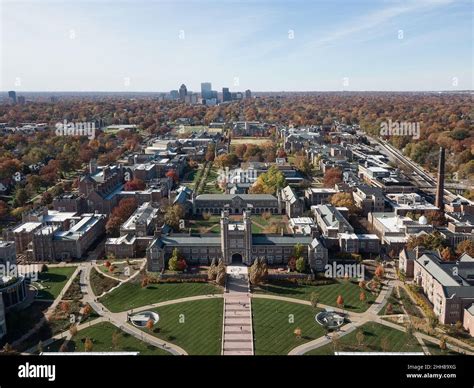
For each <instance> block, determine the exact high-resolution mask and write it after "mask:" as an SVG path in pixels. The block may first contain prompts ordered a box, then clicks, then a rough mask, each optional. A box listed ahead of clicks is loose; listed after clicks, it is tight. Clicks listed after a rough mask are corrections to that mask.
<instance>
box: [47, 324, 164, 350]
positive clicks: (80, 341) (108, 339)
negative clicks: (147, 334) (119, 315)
mask: <svg viewBox="0 0 474 388" xmlns="http://www.w3.org/2000/svg"><path fill="white" fill-rule="evenodd" d="M115 332H119V333H120V336H119V338H118V340H117V347H116V348H115V349H114V346H113V344H112V336H113V333H115ZM86 338H90V339H91V340H92V343H93V347H92V351H93V352H140V354H141V355H154V356H160V355H168V356H170V355H171V353H169V352H167V351H165V350H163V349H160V348H157V347H155V346H153V345H150V344H147V343H146V342H143V341H140V340H138V339H137V338H135V337H134V336H132V335H130V334H128V333H125V332H123V331H121V330H120V329H118V328H117V327H115V326H114V325H112V324H111V323H108V322H101V323H98V324H96V325H94V326H91V327H88V328H86V329H83V330H81V331H79V332H78V333H77V335H76V336H74V338H73V339H72V340H71V341H69V343H68V345H67V352H84V351H85V349H84V341H85V339H86ZM62 343H63V340H58V341H55V342H53V343H52V344H51V345H49V346H44V348H43V351H44V352H59V351H60V348H61V345H62Z"/></svg>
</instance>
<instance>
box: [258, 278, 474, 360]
mask: <svg viewBox="0 0 474 388" xmlns="http://www.w3.org/2000/svg"><path fill="white" fill-rule="evenodd" d="M384 283H385V286H384V287H383V289H382V291H381V292H380V293H379V295H378V296H377V299H376V300H375V302H374V303H373V304H372V305H371V306H370V307H369V308H368V309H367V311H365V312H363V313H353V312H348V316H349V319H350V321H351V322H350V323H348V324H346V325H344V326H342V327H341V328H340V330H339V331H338V332H337V334H338V336H339V338H340V337H342V336H345V335H347V334H349V333H351V332H353V331H354V330H355V329H357V328H358V327H361V326H362V325H364V324H365V323H368V322H375V323H378V324H380V325H384V326H387V327H390V328H392V329H396V330H400V331H403V332H406V328H405V327H404V326H402V325H398V324H396V323H394V322H390V321H387V320H385V319H382V318H383V317H384V316H380V315H378V313H379V312H380V311H381V310H382V308H383V307H384V306H385V304H386V303H387V300H388V298H389V297H390V294H391V292H392V290H393V285H394V284H396V283H397V280H396V278H395V275H394V273H393V270H392V271H387V273H386V281H385V282H384ZM254 296H256V295H254ZM267 296H269V295H267ZM261 297H262V296H261ZM278 299H281V297H278ZM284 299H289V298H284ZM293 301H294V302H295V303H300V302H301V301H298V302H297V301H296V300H293ZM304 304H309V302H307V303H304ZM319 306H321V307H324V305H321V304H319ZM334 310H337V309H335V308H334ZM333 335H334V333H330V334H328V335H327V336H323V337H319V338H317V339H315V340H313V341H310V342H307V343H305V344H302V345H300V346H297V347H296V348H294V349H292V350H291V351H290V352H289V353H288V354H289V355H302V354H305V353H307V352H309V351H311V350H313V349H317V348H319V347H321V346H324V345H327V344H328V343H331V341H332V336H333ZM414 336H415V337H416V339H417V341H418V342H419V343H420V345H421V346H422V349H423V351H424V353H425V354H430V353H429V351H428V348H427V346H426V345H425V343H424V341H430V342H433V343H435V344H439V343H440V340H439V339H438V338H436V337H433V336H430V335H428V334H424V333H420V332H416V333H415V334H414ZM446 339H447V340H448V341H450V343H448V344H447V347H448V348H449V349H451V350H454V351H457V352H459V351H460V349H459V346H461V347H463V348H464V349H466V350H464V349H463V350H462V351H463V352H464V353H466V354H471V355H472V354H474V347H473V346H469V345H467V344H466V343H465V342H462V341H460V340H458V339H456V338H453V337H449V336H447V337H446ZM455 344H456V345H458V346H455Z"/></svg>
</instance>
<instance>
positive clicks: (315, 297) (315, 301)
mask: <svg viewBox="0 0 474 388" xmlns="http://www.w3.org/2000/svg"><path fill="white" fill-rule="evenodd" d="M310 302H311V306H312V307H313V309H315V310H316V309H317V308H318V304H319V295H318V294H317V293H316V292H312V293H311V296H310Z"/></svg>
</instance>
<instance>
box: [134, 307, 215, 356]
mask: <svg viewBox="0 0 474 388" xmlns="http://www.w3.org/2000/svg"><path fill="white" fill-rule="evenodd" d="M223 303H224V302H223V299H222V298H213V299H204V300H197V301H193V302H184V303H176V304H173V305H168V306H163V307H159V308H157V309H154V310H152V311H155V312H157V313H158V314H159V316H160V320H159V322H158V324H157V325H156V327H155V328H154V329H152V330H151V331H150V330H148V329H143V330H144V331H145V332H147V333H150V334H152V335H154V336H155V337H158V338H161V339H163V340H165V341H168V342H171V343H173V344H176V345H178V346H180V347H181V348H183V349H184V350H186V352H187V353H188V354H190V355H219V354H221V344H222V313H223Z"/></svg>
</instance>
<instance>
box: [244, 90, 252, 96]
mask: <svg viewBox="0 0 474 388" xmlns="http://www.w3.org/2000/svg"><path fill="white" fill-rule="evenodd" d="M245 98H252V92H251V91H250V89H247V90H246V91H245Z"/></svg>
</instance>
